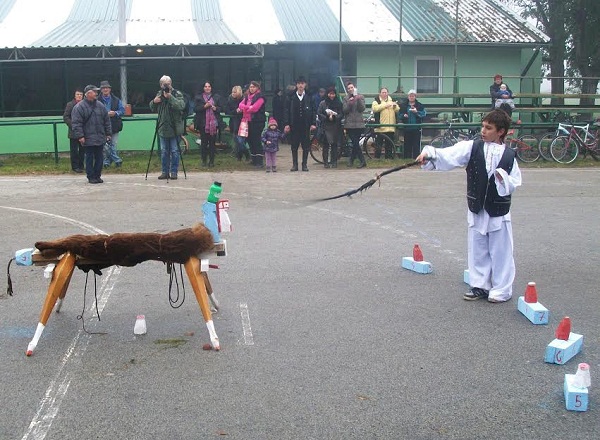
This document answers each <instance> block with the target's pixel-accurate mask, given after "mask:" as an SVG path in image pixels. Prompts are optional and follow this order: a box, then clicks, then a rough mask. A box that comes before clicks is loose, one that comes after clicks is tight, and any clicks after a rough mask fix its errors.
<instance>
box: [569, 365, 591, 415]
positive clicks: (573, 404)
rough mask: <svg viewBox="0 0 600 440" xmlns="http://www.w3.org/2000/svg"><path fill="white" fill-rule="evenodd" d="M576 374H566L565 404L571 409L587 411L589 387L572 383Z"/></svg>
mask: <svg viewBox="0 0 600 440" xmlns="http://www.w3.org/2000/svg"><path fill="white" fill-rule="evenodd" d="M574 377H575V375H574V374H565V384H564V391H565V406H566V407H567V409H568V410H569V411H587V409H588V389H587V388H579V387H576V386H573V385H572V381H573V378H574Z"/></svg>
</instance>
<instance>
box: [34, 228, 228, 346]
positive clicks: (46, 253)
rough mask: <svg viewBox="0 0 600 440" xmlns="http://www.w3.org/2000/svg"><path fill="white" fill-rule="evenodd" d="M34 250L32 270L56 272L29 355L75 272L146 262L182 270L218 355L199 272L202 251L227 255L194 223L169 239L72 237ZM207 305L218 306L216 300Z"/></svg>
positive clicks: (204, 283)
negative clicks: (47, 267) (174, 265)
mask: <svg viewBox="0 0 600 440" xmlns="http://www.w3.org/2000/svg"><path fill="white" fill-rule="evenodd" d="M35 247H36V248H37V250H36V251H35V252H33V255H32V264H33V265H36V266H45V265H47V264H49V263H55V262H56V267H55V268H54V270H53V273H52V279H51V281H50V286H49V287H48V293H47V294H46V299H45V300H44V305H43V307H42V312H41V314H40V320H39V323H38V325H37V328H36V331H35V334H34V336H33V339H32V340H31V342H30V343H29V345H28V347H27V356H31V355H32V354H33V350H35V348H36V346H37V344H38V342H39V340H40V337H41V336H42V332H43V331H44V328H45V327H46V324H47V322H48V318H49V317H50V314H51V313H52V310H53V309H54V307H55V305H56V308H57V311H58V309H60V305H61V303H62V300H63V299H64V298H65V295H66V293H67V288H68V287H69V282H70V281H71V276H72V275H73V271H74V269H75V267H77V268H79V269H81V270H83V271H86V272H87V271H89V270H93V271H95V272H99V271H100V269H103V268H106V267H110V266H113V265H118V266H135V265H136V264H138V263H141V262H143V261H147V260H156V261H162V262H165V263H179V264H183V265H184V267H185V271H186V274H187V276H188V278H189V280H190V284H191V285H192V288H193V289H194V294H195V295H196V299H197V300H198V304H199V305H200V310H201V312H202V316H203V317H204V321H205V322H206V327H207V328H208V333H209V335H210V342H211V345H212V347H213V348H214V349H215V350H220V348H221V347H220V344H219V338H218V336H217V333H216V331H215V326H214V324H213V321H212V315H211V310H210V306H209V297H210V296H211V295H212V288H211V286H210V282H209V281H208V275H207V273H206V271H205V270H202V269H201V263H200V258H199V256H200V255H201V254H203V253H206V252H216V253H217V255H225V243H214V242H213V235H212V233H211V232H210V230H208V229H207V228H206V227H205V226H204V225H202V224H197V225H194V226H193V227H192V228H187V229H181V230H178V231H173V232H169V233H167V234H158V233H131V234H113V235H71V236H69V237H65V238H62V239H59V240H55V241H40V242H37V243H36V244H35ZM211 300H212V302H213V304H214V305H215V306H216V307H218V306H217V303H216V300H214V299H212V298H211ZM57 301H58V304H57Z"/></svg>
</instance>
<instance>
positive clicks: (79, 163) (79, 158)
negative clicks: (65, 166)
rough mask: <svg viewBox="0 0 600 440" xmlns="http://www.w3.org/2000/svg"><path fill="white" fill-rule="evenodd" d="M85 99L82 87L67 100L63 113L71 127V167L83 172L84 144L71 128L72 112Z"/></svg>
mask: <svg viewBox="0 0 600 440" xmlns="http://www.w3.org/2000/svg"><path fill="white" fill-rule="evenodd" d="M82 99H83V91H82V89H76V90H75V97H74V98H73V99H72V100H71V101H69V102H67V105H66V106H65V112H64V113H63V121H65V124H67V126H68V127H69V134H68V136H69V146H70V156H71V169H72V170H73V171H75V172H76V173H83V158H84V155H85V150H84V148H83V145H81V144H80V143H79V141H78V140H77V138H76V137H75V136H74V135H73V130H72V128H71V125H72V122H71V113H73V108H74V107H75V105H76V104H77V103H78V102H80V101H81V100H82Z"/></svg>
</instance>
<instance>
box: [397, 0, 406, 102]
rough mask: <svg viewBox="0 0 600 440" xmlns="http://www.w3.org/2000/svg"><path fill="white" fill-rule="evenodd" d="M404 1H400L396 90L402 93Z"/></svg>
mask: <svg viewBox="0 0 600 440" xmlns="http://www.w3.org/2000/svg"><path fill="white" fill-rule="evenodd" d="M403 5H404V0H400V17H399V22H400V24H399V28H400V29H399V31H398V32H399V35H398V87H397V88H396V90H397V91H398V92H400V90H401V89H402V6H403Z"/></svg>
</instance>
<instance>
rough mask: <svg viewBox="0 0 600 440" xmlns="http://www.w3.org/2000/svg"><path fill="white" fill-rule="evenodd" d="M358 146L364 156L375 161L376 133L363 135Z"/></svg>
mask: <svg viewBox="0 0 600 440" xmlns="http://www.w3.org/2000/svg"><path fill="white" fill-rule="evenodd" d="M358 144H359V145H360V148H361V149H362V150H363V154H364V155H365V156H366V157H368V158H369V159H373V158H374V157H375V134H374V133H366V134H365V135H361V137H360V139H359V140H358Z"/></svg>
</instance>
